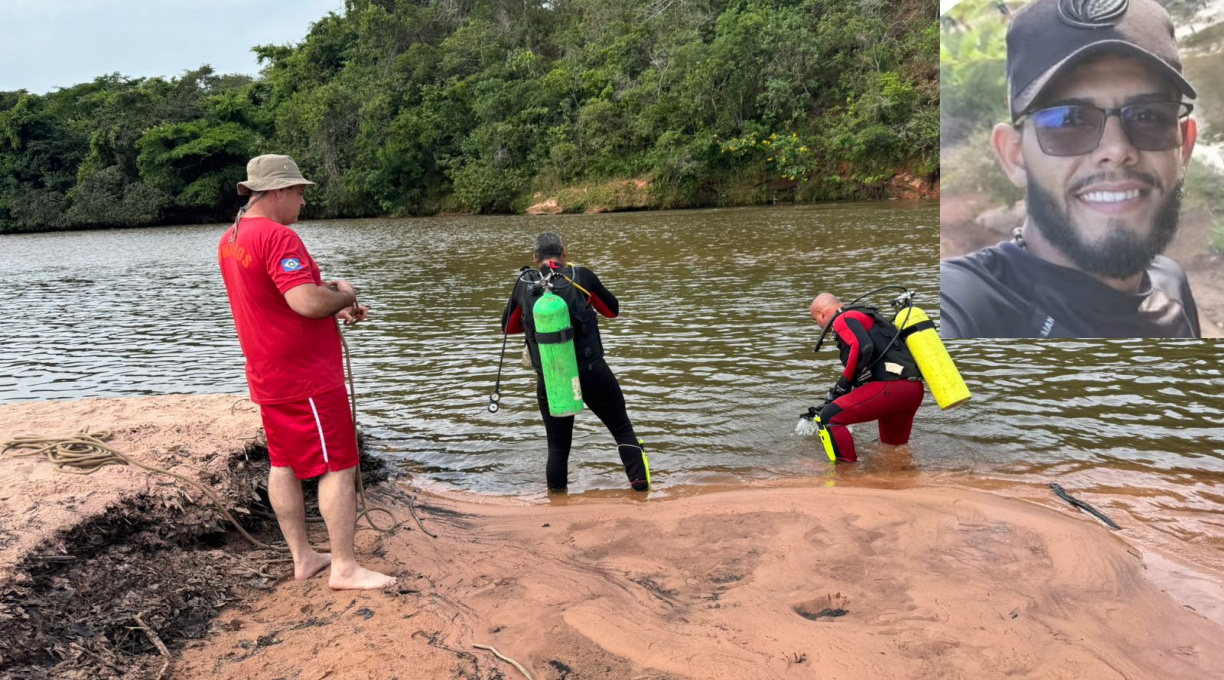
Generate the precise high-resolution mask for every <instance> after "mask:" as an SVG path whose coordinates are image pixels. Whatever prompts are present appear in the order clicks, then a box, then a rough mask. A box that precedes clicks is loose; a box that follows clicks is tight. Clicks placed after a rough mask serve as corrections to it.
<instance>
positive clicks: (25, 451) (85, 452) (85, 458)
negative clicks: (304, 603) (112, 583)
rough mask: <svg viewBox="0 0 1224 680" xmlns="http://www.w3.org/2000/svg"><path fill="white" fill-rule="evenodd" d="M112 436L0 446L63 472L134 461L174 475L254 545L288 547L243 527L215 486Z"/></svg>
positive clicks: (21, 440)
mask: <svg viewBox="0 0 1224 680" xmlns="http://www.w3.org/2000/svg"><path fill="white" fill-rule="evenodd" d="M110 438H111V432H110V431H109V430H102V431H100V432H95V433H92V434H91V433H90V432H89V431H88V430H84V431H81V432H78V433H76V434H75V435H73V436H71V437H65V438H54V437H38V436H34V435H20V436H18V437H16V438H14V439H11V440H9V441H7V442H5V443H4V448H3V449H0V455H7V456H12V457H14V458H28V457H33V456H45V457H46V458H47V460H49V461H51V463H52V464H54V465H55V466H56V467H57V468H59V470H60V472H66V473H69V474H75V475H92V474H93V473H95V472H97V471H98V470H101V469H102V468H104V467H106V466H107V465H134V466H136V467H138V468H141V469H143V470H148V471H149V472H153V473H156V474H161V475H166V476H168V477H173V478H175V479H177V480H179V481H180V482H183V483H185V484H187V485H188V486H191V487H193V488H196V489H199V490H200V491H202V492H203V493H204V494H205V495H206V496H208V497H209V498H210V499H212V502H213V504H215V505H216V506H217V509H218V510H220V511H221V514H223V515H225V518H226V519H228V520H229V521H230V524H233V525H234V528H235V529H237V530H238V531H239V533H241V534H242V535H243V536H245V537H246V539H247V540H248V541H250V542H251V543H253V544H255V547H257V548H267V549H272V550H287V549H288V548H287V547H286V546H283V545H280V546H273V545H268V544H267V543H264V542H263V541H260V540H258V539H256V538H255V537H254V536H252V535H251V534H249V533H247V530H246V529H243V528H242V525H241V524H239V523H238V520H236V519H234V516H233V515H232V514H230V512H229V510H226V509H225V505H224V504H223V503H222V502H221V499H220V498H219V497H218V496H217V494H215V493H213V491H212V489H209V488H208V487H206V486H204V485H203V484H200V483H199V482H197V481H195V480H194V479H192V478H190V477H186V476H184V475H180V474H179V473H177V472H174V471H172V470H167V469H165V468H162V467H158V466H156V465H149V464H147V463H142V462H140V461H138V460H136V459H135V458H132V457H130V456H128V455H127V454H125V453H123V452H122V451H118V450H116V449H113V448H111V447H110V446H108V445H107V444H106V442H107V441H108V440H110Z"/></svg>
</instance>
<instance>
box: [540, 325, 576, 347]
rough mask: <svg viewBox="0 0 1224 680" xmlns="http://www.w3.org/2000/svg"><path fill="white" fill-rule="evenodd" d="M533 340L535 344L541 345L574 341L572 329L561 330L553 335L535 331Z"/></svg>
mask: <svg viewBox="0 0 1224 680" xmlns="http://www.w3.org/2000/svg"><path fill="white" fill-rule="evenodd" d="M535 339H536V342H537V343H539V344H541V345H559V344H561V343H563V342H568V341H570V340H573V339H574V329H573V328H562V329H561V330H559V331H556V332H553V333H541V332H539V331H536V334H535Z"/></svg>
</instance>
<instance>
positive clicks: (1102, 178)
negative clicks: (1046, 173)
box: [1067, 170, 1164, 194]
mask: <svg viewBox="0 0 1224 680" xmlns="http://www.w3.org/2000/svg"><path fill="white" fill-rule="evenodd" d="M1127 180H1131V181H1135V182H1140V183H1143V184H1146V185H1148V186H1149V187H1151V188H1153V189H1156V190H1158V191H1164V182H1162V181H1160V178H1159V177H1157V176H1156V175H1153V174H1150V173H1147V172H1142V171H1140V170H1122V171H1117V170H1114V171H1107V172H1098V173H1096V174H1092V175H1088V176H1087V177H1085V178H1084V179H1081V180H1077V181H1076V182H1075V183H1074V184H1072V185H1071V187H1070V189H1068V190H1067V191H1068V193H1072V194H1076V193H1079V191H1080V190H1081V189H1083V188H1084V187H1089V186H1092V185H1093V184H1096V183H1098V182H1123V181H1127Z"/></svg>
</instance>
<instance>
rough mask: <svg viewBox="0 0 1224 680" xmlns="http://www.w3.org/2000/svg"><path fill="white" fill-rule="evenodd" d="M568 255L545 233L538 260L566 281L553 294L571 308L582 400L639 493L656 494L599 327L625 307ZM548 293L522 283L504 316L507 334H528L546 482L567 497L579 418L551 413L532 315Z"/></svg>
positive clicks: (557, 240)
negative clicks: (569, 260) (606, 357)
mask: <svg viewBox="0 0 1224 680" xmlns="http://www.w3.org/2000/svg"><path fill="white" fill-rule="evenodd" d="M565 257H566V250H565V246H564V245H563V244H562V242H561V237H560V236H558V235H556V234H552V233H545V234H540V235H539V236H537V237H536V241H535V260H536V266H537V267H539V269H540V271H541V273H543V274H553V275H554V276H556V277H565V279H560V278H554V280H562V281H565V280H566V279H568V281H567V282H566V283H562V284H560V285H554V286H553V289H552V290H553V293H555V294H556V295H559V296H561V298H562V299H564V300H565V303H566V305H567V306H568V307H569V313H570V322H571V323H572V324H573V327H574V350H575V353H576V354H577V357H578V379H579V381H580V382H581V384H582V398H583V401H584V402H585V403H586V405H587V406H589V407H591V410H592V411H594V413H595V415H596V416H599V419H600V420H601V421H603V424H604V425H605V426H606V427H607V428H608V431H609V432H611V433H612V437H613V438H615V439H616V447H617V450H618V451H619V452H620V458H621V462H622V463H624V465H625V474H626V475H627V476H628V477H629V483H630V485H631V486H632V487H633V489H634V490H635V491H646V490H648V489H649V488H650V483H649V481H648V474H647V469H646V461H645V457H644V455H643V451H642V446H641V442H640V441H639V440H638V438H637V435H636V434H635V433H634V431H633V423H631V422H630V421H629V413H628V411H627V410H626V409H625V395H624V393H623V392H621V387H620V383H619V382H617V381H616V376H615V375H613V374H612V369H611V368H609V367H608V363H607V362H606V361H604V349H603V342H602V341H601V340H600V338H599V325H598V323H597V321H596V319H597V317H596V314H595V312H599V313H600V314H602V315H604V316H606V317H608V318H610V319H614V318H616V315H617V314H618V313H619V312H620V302H619V301H618V300H617V299H616V297H615V296H614V295H612V293H610V292H608V289H607V288H605V287H604V285H603V283H602V282H601V281H600V280H599V277H598V276H596V275H595V272H593V271H591V270H590V269H587V268H586V267H582V266H579V265H574V264H569V263H567V262H566V261H565ZM543 293H544V289H543V287H542V286H540V285H533V284H531V283H529V282H528V281H526V280H524V278H523V277H520V278H519V281H518V283H516V284H515V285H514V291H513V292H512V293H511V294H510V301H509V302H508V303H507V304H506V311H505V313H503V314H502V330H504V331H505V332H506V333H526V334H527V349H528V351H529V352H530V353H531V363H532V365H533V366H534V367H535V370H536V398H537V400H538V401H539V404H540V415H541V416H543V418H544V430H545V432H547V433H548V465H547V467H546V476H547V479H548V488H549V489H551V490H554V491H562V490H564V489H565V488H566V486H567V485H568V479H567V478H568V473H569V454H570V445H571V443H572V441H573V436H574V418H573V417H572V416H570V417H565V418H556V417H554V416H552V415H551V414H550V413H549V412H548V393H547V391H546V390H545V388H544V374H543V372H542V371H541V369H540V366H541V363H540V346H539V344H538V343H537V342H536V337H535V319H534V317H533V316H532V309H533V308H534V306H535V302H536V300H537V299H538V298H539V297H540V295H542V294H543Z"/></svg>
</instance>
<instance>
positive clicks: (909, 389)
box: [811, 293, 923, 462]
mask: <svg viewBox="0 0 1224 680" xmlns="http://www.w3.org/2000/svg"><path fill="white" fill-rule="evenodd" d="M811 311H812V320H813V321H815V322H816V323H818V324H820V325H821V326H822V327H828V326H829V324H832V325H833V327H832V331H833V337H834V338H835V339H836V341H837V348H838V350H839V351H840V353H841V362H842V365H843V366H844V367H845V368H844V369H843V370H842V374H841V376H840V377H838V379H837V384H836V385H834V386H833V388H832V389H830V390H829V394H828V397H827V399H826V401H825V405H824V406H823V407H821V409H820V421H821V422H822V423H824V424H825V426H826V427H827V428H828V430H829V435H830V437H831V444H832V447H833V454H834V455H835V456H836V458H837V460H842V461H847V462H853V461H856V460H858V453H857V452H856V451H855V450H854V437H852V436H851V435H850V429H849V428H847V427H846V426H847V425H852V424H854V423H864V422H868V421H871V420H879V421H880V423H879V430H880V441H881V442H883V443H885V444H893V445H901V444H906V443H908V442H909V438H910V429H911V428H912V427H913V425H914V414H915V413H917V411H918V407H919V406H921V405H922V393H923V389H922V380H921V379H922V375H921V373H919V371H918V364H916V363H915V362H914V358H913V357H912V356H910V353H909V349H908V348H906V346H905V342H904V341H903V340H901V339H900V338H896V339H895V340H894V336H895V335H896V327H895V326H893V325H892V324H891V323H890V322H889V321H888V320H887V319H885V318H884V317H882V316H880V314H878V313H877V312H876V311H875V309H873V308H870V307H850V308H845V307H843V306H842V302H841V300H839V299H838V298H837V296H836V295H833V294H832V293H821V294H820V295H817V296H816V299H815V300H812V309H811Z"/></svg>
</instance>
